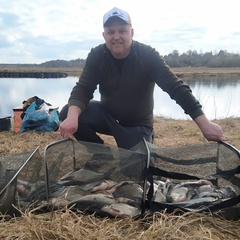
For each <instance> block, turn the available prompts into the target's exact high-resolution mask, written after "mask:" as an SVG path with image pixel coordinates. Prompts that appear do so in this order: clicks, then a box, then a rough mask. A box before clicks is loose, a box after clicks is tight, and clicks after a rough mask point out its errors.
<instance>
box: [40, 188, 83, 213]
mask: <svg viewBox="0 0 240 240" xmlns="http://www.w3.org/2000/svg"><path fill="white" fill-rule="evenodd" d="M87 194H88V192H87V191H85V190H83V189H82V188H81V187H80V186H78V185H73V186H61V187H59V188H58V189H57V190H56V191H54V192H52V193H51V194H50V195H49V200H48V202H46V201H42V202H41V204H40V205H48V207H49V208H51V209H59V208H64V207H67V206H68V205H69V204H70V203H71V202H73V201H77V200H78V199H79V198H81V197H82V196H86V195H87Z"/></svg>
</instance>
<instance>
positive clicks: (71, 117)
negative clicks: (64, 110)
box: [60, 106, 81, 139]
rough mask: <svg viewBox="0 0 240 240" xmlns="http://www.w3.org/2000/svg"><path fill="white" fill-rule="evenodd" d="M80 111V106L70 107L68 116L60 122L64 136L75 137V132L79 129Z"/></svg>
mask: <svg viewBox="0 0 240 240" xmlns="http://www.w3.org/2000/svg"><path fill="white" fill-rule="evenodd" d="M80 113H81V110H80V108H78V107H76V106H70V107H69V109H68V115H67V118H66V119H65V120H64V121H63V122H62V123H61V124H60V132H61V136H62V138H72V139H74V137H73V134H74V133H75V132H76V131H77V129H78V117H79V115H80Z"/></svg>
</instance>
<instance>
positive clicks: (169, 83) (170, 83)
mask: <svg viewBox="0 0 240 240" xmlns="http://www.w3.org/2000/svg"><path fill="white" fill-rule="evenodd" d="M144 61H145V63H146V64H147V68H148V69H147V71H148V72H149V73H150V76H151V79H152V80H153V81H154V82H155V83H156V84H157V85H158V86H159V87H160V88H161V89H162V90H163V91H164V92H166V93H168V94H169V96H170V97H171V99H173V100H175V101H176V103H177V104H179V105H180V106H181V108H182V109H183V110H184V112H185V113H186V114H188V115H190V117H191V118H192V119H195V118H196V117H198V116H200V115H203V114H204V113H203V110H202V106H201V104H200V103H199V101H198V100H197V99H196V98H195V97H194V95H193V94H192V91H191V89H190V87H189V86H188V85H186V84H184V83H183V81H182V80H181V79H179V78H178V77H177V76H176V74H174V73H173V72H172V70H171V69H170V67H169V66H168V65H167V64H166V63H165V61H164V59H163V58H162V57H161V56H160V54H159V53H158V52H157V51H155V49H153V48H151V47H149V49H148V54H146V56H145V58H144Z"/></svg>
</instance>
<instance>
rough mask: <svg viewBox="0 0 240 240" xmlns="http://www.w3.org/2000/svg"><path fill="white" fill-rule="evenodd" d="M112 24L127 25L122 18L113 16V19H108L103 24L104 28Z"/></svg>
mask: <svg viewBox="0 0 240 240" xmlns="http://www.w3.org/2000/svg"><path fill="white" fill-rule="evenodd" d="M113 22H120V23H122V24H126V25H127V24H129V23H128V22H126V21H124V20H123V19H122V18H119V17H116V16H113V17H110V18H109V19H108V20H107V21H106V22H105V23H104V25H103V26H104V27H108V26H109V25H110V24H111V23H113Z"/></svg>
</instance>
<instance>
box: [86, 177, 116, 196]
mask: <svg viewBox="0 0 240 240" xmlns="http://www.w3.org/2000/svg"><path fill="white" fill-rule="evenodd" d="M116 185H117V183H116V182H114V181H112V180H104V181H101V183H100V184H99V185H96V186H95V187H93V188H92V190H91V192H92V193H93V192H97V191H99V190H106V191H108V190H110V189H113V187H114V186H116ZM109 192H111V190H110V191H109Z"/></svg>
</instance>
